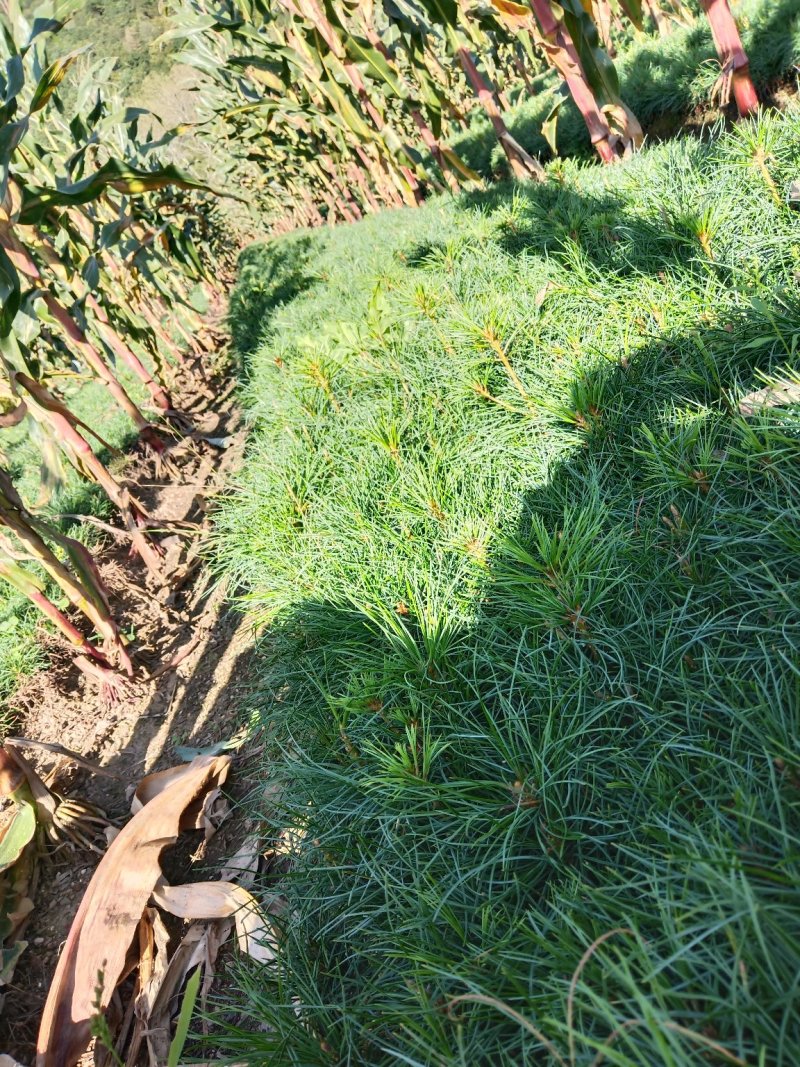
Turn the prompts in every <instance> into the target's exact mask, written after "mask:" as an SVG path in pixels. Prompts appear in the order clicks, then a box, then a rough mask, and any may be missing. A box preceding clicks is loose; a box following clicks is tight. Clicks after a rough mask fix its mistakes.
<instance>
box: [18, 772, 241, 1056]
mask: <svg viewBox="0 0 800 1067" xmlns="http://www.w3.org/2000/svg"><path fill="white" fill-rule="evenodd" d="M229 767H230V758H229V757H227V756H218V757H200V758H198V759H197V760H195V761H194V762H193V763H191V764H189V765H188V766H187V767H186V768H181V770H182V771H183V773H182V774H180V775H177V776H175V777H174V778H173V779H172V780H171V781H170V782H169V783H168V784H166V785H165V786H164V787H163V788H162V789H160V790H158V791H157V792H156V793H154V794H153V797H152V800H150V802H149V803H147V804H145V805H144V807H143V808H141V809H140V810H139V811H138V812H137V813H136V815H134V817H133V818H132V819H131V821H130V822H129V823H128V824H127V826H125V827H124V828H123V829H122V830H121V832H120V834H119V836H118V837H117V838H116V840H115V841H114V842H113V843H112V845H111V846H110V848H109V850H108V852H106V854H105V855H104V856H103V858H102V860H101V861H100V863H99V865H98V867H97V869H96V871H95V873H94V875H93V877H92V880H91V881H90V883H89V886H88V888H87V890H86V893H85V894H84V897H83V900H82V901H81V904H80V907H79V908H78V912H77V914H76V916H75V919H74V921H73V923H72V928H71V929H70V932H69V936H68V937H67V941H66V943H65V946H64V950H63V951H62V953H61V957H60V958H59V961H58V966H57V968H56V973H55V977H54V978H53V983H52V985H51V987H50V992H49V994H48V997H47V1003H46V1004H45V1009H44V1014H43V1017H42V1022H41V1027H40V1030H39V1040H38V1045H37V1051H38V1054H37V1059H36V1064H37V1067H74V1065H75V1064H76V1063H77V1062H78V1060H79V1058H80V1056H81V1054H82V1053H83V1052H84V1050H85V1049H86V1046H87V1045H88V1043H89V1039H90V1022H91V1018H92V1016H93V1015H94V1014H95V1012H96V1008H95V1004H96V1003H97V1002H98V1001H99V1005H100V1008H101V1009H105V1008H106V1007H107V1005H108V1004H109V1002H110V1000H111V996H112V994H113V992H114V989H115V987H116V985H117V981H118V980H119V977H120V975H121V974H122V972H123V970H124V968H125V964H126V957H127V956H128V952H129V949H130V947H131V944H132V942H133V939H134V936H135V935H136V931H137V928H138V926H139V923H140V920H141V918H142V914H143V913H144V910H145V907H146V905H147V900H148V898H149V896H150V894H151V893H152V891H153V887H154V886H155V884H156V882H157V881H158V879H159V877H160V875H161V866H160V857H161V852H162V851H163V849H164V848H165V847H166V846H167V845H170V844H172V843H173V842H174V841H175V840H176V839H177V837H178V834H179V833H180V832H181V831H182V830H186V829H189V828H190V827H193V826H194V825H195V823H196V821H197V818H198V815H199V814H200V812H201V811H202V806H203V801H204V799H205V795H206V793H207V792H208V791H209V789H213V788H215V787H216V786H218V785H219V784H220V783H221V782H222V781H224V780H225V778H226V776H227V773H228V769H229ZM98 975H102V981H100V982H98ZM98 985H100V986H101V988H100V990H99V992H98V991H97V987H98Z"/></svg>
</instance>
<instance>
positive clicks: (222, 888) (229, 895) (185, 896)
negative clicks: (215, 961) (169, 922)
mask: <svg viewBox="0 0 800 1067" xmlns="http://www.w3.org/2000/svg"><path fill="white" fill-rule="evenodd" d="M153 899H154V900H155V902H156V904H158V905H159V907H162V908H164V909H165V911H168V912H170V913H171V914H172V915H177V916H179V917H180V918H181V919H230V918H232V919H233V921H234V923H235V924H236V939H237V941H238V943H239V948H240V949H241V951H242V952H246V953H247V955H248V956H250V957H251V958H252V959H254V960H257V961H258V962H259V963H269V962H270V960H272V959H274V958H275V949H276V943H275V935H274V932H273V930H272V928H271V926H270V925H269V923H268V922H267V920H266V918H265V916H264V914H263V912H262V911H261V909H260V908H259V906H258V904H257V903H256V899H255V897H254V896H253V895H252V893H249V892H248V891H247V890H246V889H244V888H243V887H242V886H240V885H234V883H233V882H194V883H192V884H191V885H173V886H159V887H158V888H157V889H156V890H155V891H154V892H153Z"/></svg>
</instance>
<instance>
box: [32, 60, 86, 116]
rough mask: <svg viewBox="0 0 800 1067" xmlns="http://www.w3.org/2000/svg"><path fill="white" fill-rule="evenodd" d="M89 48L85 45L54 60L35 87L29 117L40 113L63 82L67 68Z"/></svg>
mask: <svg viewBox="0 0 800 1067" xmlns="http://www.w3.org/2000/svg"><path fill="white" fill-rule="evenodd" d="M89 47H90V46H89V45H88V44H87V45H84V46H83V48H76V49H75V50H74V51H73V52H69V53H68V54H67V55H65V56H61V58H60V59H56V60H55V61H54V62H52V63H51V64H50V66H49V67H48V68H47V70H46V71H45V72H44V74H42V76H41V78H40V79H39V84H38V85H37V86H36V91H35V92H34V94H33V99H32V100H31V103H30V108H29V111H30V113H31V115H33V114H35V112H37V111H41V109H42V108H43V107H44V106H45V105H46V104H47V101H48V100H49V99H50V97H51V96H52V95H53V93H54V92H55V91H56V89H57V88H58V87H59V85H60V84H61V83H62V81H63V80H64V78H65V76H66V73H67V71H68V70H69V68H70V67H71V66H72V64H73V63H74V62H75V60H76V59H77V58H78V56H79V55H82V54H83V53H84V52H86V51H87V50H88V48H89Z"/></svg>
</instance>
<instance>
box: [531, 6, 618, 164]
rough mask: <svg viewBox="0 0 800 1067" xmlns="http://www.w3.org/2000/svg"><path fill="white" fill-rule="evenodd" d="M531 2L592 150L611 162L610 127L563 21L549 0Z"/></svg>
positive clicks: (612, 153)
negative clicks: (584, 126) (555, 14)
mask: <svg viewBox="0 0 800 1067" xmlns="http://www.w3.org/2000/svg"><path fill="white" fill-rule="evenodd" d="M531 6H532V7H533V10H534V14H535V15H536V19H537V21H538V23H539V27H540V29H541V31H542V36H543V37H544V47H545V51H546V52H547V55H548V58H549V59H550V62H551V63H552V64H553V66H554V67H555V68H556V70H557V71H558V73H559V74H560V75H561V77H562V78H563V79H564V81H565V82H566V83H567V88H568V89H569V91H570V94H571V96H572V99H573V100H574V101H575V104H576V106H577V108H578V110H579V111H580V113H581V115H583V121H584V122H585V123H586V128H587V130H588V131H589V137H590V139H591V142H592V144H593V145H594V148H595V151H596V152H597V154H598V155H599V156H600V158H601V159H602V160H603V162H604V163H613V162H614V160H615V159H616V158H617V154H616V152H615V150H614V146H613V145H612V143H611V128H610V126H609V125H608V122H607V121H606V117H605V115H604V114H603V112H602V111H601V110H600V108H599V106H598V104H597V101H596V100H595V98H594V93H593V92H592V89H591V86H590V85H589V82H588V81H587V79H586V74H585V73H584V70H583V66H582V64H581V60H580V56H579V55H578V50H577V49H576V47H575V44H574V42H573V40H572V38H571V37H570V35H569V33H568V32H567V29H566V27H565V26H564V25H563V23H561V22H559V21H558V20H557V19H556V17H555V16H554V15H553V12H552V10H551V8H550V4H549V3H548V0H531Z"/></svg>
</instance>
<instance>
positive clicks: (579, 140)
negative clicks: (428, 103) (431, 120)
mask: <svg viewBox="0 0 800 1067" xmlns="http://www.w3.org/2000/svg"><path fill="white" fill-rule="evenodd" d="M694 6H695V9H696V11H697V15H696V21H695V23H694V25H693V26H689V27H681V26H676V27H675V28H674V29H673V31H672V33H671V35H670V36H669V37H667V38H660V37H657V36H653V35H652V34H651V33H648V34H643V35H641V36H639V37H638V38H636V39H632V40H630V41H628V42H627V43H626V46H625V47H624V48H621V49H620V54H619V56H618V57H617V59H616V60H615V66H616V68H617V71H618V73H619V79H620V95H621V96H622V99H623V100H624V101H625V103H626V104H627V105H628V106H629V107H630V108H631V109H632V110H633V112H634V113H635V114H636V116H637V118H638V119H639V121H640V122H641V124H642V126H643V128H644V130H645V134H646V135H647V136H648V137H650V138H651V139H652V138H658V137H659V136H664V135H665V134H672V133H674V132H675V131H676V129H677V127H678V126H679V125H680V123H682V122H684V121H685V120H686V119H687V118H689V117H690V115H691V114H692V112H693V111H694V110H695V109H700V110H701V111H705V110H707V109H708V108H709V107H711V106H713V100H712V97H713V90H714V84H715V82H716V81H717V78H718V77H719V61H718V59H717V53H716V49H715V48H714V42H713V39H712V37H711V30H710V27H709V24H708V20H707V18H706V17H705V15H701V14H700V13H699V9H697V5H694ZM732 6H733V8H734V11H735V12H736V14H737V17H738V20H739V25H740V29H741V35H742V43H743V44H744V47H745V50H746V51H747V54H748V56H749V58H750V70H751V73H752V76H753V81H754V83H755V85H756V88H757V90H758V91H759V93H760V94H761V97H762V99H768V98H769V94H770V92H771V91H772V90H773V89H774V88H775V85H776V83H778V82H779V81H781V80H783V79H788V80H789V81H792V80H794V79H795V78H796V70H797V65H798V64H800V6H798V4H797V2H796V0H741V2H739V3H734V4H733V5H732ZM648 29H652V27H648ZM558 87H559V82H558V79H556V78H555V77H554V76H553V75H551V74H547V75H543V76H541V77H539V78H537V79H536V81H535V88H536V89H537V92H536V93H534V94H530V93H528V92H527V90H525V89H524V88H521V89H520V90H518V91H517V94H516V95H517V99H516V101H515V102H514V104H513V106H512V108H511V110H510V112H509V113H508V114H507V115H506V122H507V124H508V127H509V129H510V130H511V132H512V133H513V135H514V137H516V138H517V140H518V141H519V142H520V143H521V144H523V145H524V146H525V147H526V148H527V149H528V151H530V152H532V153H534V154H538V155H541V156H542V158H547V157H548V156H549V155H550V149H549V147H548V145H547V142H546V141H545V139H544V137H543V136H542V132H541V129H542V124H543V123H544V121H545V119H546V118H547V117H548V113H549V112H550V109H551V108H552V106H553V102H554V100H555V99H557V97H556V96H554V95H553V94H554V92H555V91H556V90H557V89H558ZM557 143H558V149H559V154H560V155H562V156H578V157H587V158H588V157H591V156H592V155H593V150H592V147H591V144H590V142H589V136H588V134H587V132H586V126H585V124H584V122H583V119H582V118H581V115H580V112H579V111H578V109H577V108H576V107H575V106H574V104H573V103H572V101H571V100H569V99H568V100H566V101H565V103H564V104H563V106H562V107H561V110H560V113H559V119H558V127H557ZM453 147H454V148H456V149H457V150H458V152H459V153H460V154H461V155H462V156H463V158H464V159H465V160H466V161H467V162H468V163H469V165H470V166H471V167H473V169H475V170H477V171H478V172H479V173H481V174H483V175H486V176H488V175H491V174H501V175H505V176H507V175H508V168H507V163H506V160H505V156H504V155H503V152H502V149H501V148H500V146H499V145H498V144H497V141H496V138H495V136H494V133H493V131H492V128H491V126H490V125H489V122H488V120H487V119H486V117H485V115H484V113H483V112H482V111H481V110H480V109H479V108H477V107H476V108H475V109H474V110H473V112H472V118H471V120H470V129H469V130H468V131H465V132H464V133H462V134H460V135H459V136H458V137H456V138H454V139H453Z"/></svg>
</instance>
